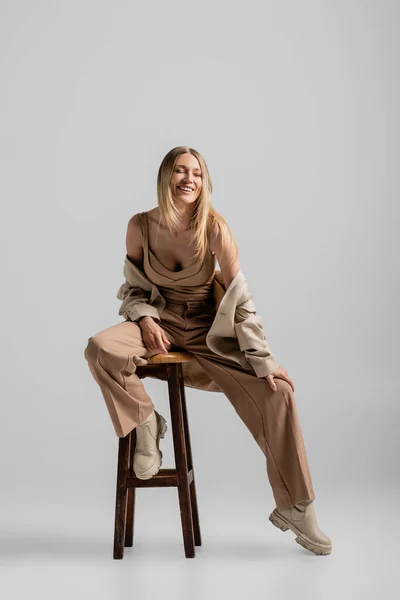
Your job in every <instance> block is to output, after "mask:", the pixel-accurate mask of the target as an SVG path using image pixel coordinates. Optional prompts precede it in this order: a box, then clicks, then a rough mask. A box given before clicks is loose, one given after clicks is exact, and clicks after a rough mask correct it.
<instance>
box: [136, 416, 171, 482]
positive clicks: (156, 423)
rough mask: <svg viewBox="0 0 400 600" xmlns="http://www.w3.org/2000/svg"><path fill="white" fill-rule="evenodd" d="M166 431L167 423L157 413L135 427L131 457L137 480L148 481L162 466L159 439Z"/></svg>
mask: <svg viewBox="0 0 400 600" xmlns="http://www.w3.org/2000/svg"><path fill="white" fill-rule="evenodd" d="M166 431H167V423H166V421H165V419H164V417H163V416H161V415H160V414H158V412H157V411H155V410H153V412H152V413H151V414H150V415H149V416H148V417H147V418H146V420H145V421H143V422H142V423H140V425H137V426H136V447H135V452H134V455H133V470H134V471H135V475H136V477H137V478H138V479H150V478H151V477H153V476H154V475H155V474H156V473H158V471H159V469H160V467H161V464H162V455H163V454H162V452H161V450H160V448H159V443H160V438H163V437H164V435H165V432H166Z"/></svg>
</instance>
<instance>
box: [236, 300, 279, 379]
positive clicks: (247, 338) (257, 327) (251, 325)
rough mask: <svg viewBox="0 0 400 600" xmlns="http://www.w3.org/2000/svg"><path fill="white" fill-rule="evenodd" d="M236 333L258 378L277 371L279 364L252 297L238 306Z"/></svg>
mask: <svg viewBox="0 0 400 600" xmlns="http://www.w3.org/2000/svg"><path fill="white" fill-rule="evenodd" d="M235 331H236V335H237V338H238V342H239V346H240V350H241V351H242V352H244V355H245V357H246V359H247V361H248V362H249V363H250V364H251V366H252V367H253V369H254V372H255V374H256V375H257V377H267V376H268V375H271V373H273V372H274V371H276V369H277V368H278V367H279V364H278V363H277V361H276V358H275V355H274V354H273V353H272V351H271V348H270V347H269V345H268V342H267V338H266V337H265V335H264V331H263V325H262V320H261V317H260V315H258V314H257V312H256V309H255V306H254V301H253V298H252V296H251V297H249V298H247V299H246V300H245V301H244V302H242V303H240V304H238V305H237V306H236V310H235Z"/></svg>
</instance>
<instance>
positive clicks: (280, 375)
mask: <svg viewBox="0 0 400 600" xmlns="http://www.w3.org/2000/svg"><path fill="white" fill-rule="evenodd" d="M274 377H276V378H277V379H284V380H285V381H287V382H288V383H289V384H290V385H291V387H292V390H293V391H294V385H293V381H292V380H291V379H290V377H289V374H288V372H287V371H286V369H283V368H282V367H278V368H277V369H276V371H274V372H273V373H271V375H267V376H266V378H265V379H266V380H267V381H268V383H269V385H270V386H271V389H272V390H273V391H274V392H276V390H277V387H276V385H275V383H274Z"/></svg>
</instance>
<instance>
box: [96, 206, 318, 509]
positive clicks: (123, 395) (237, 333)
mask: <svg viewBox="0 0 400 600" xmlns="http://www.w3.org/2000/svg"><path fill="white" fill-rule="evenodd" d="M141 227H142V234H143V242H144V268H143V271H141V270H140V269H138V268H137V267H136V266H135V265H134V264H133V263H132V262H131V261H130V260H129V258H128V257H127V256H126V257H125V264H124V275H125V279H126V281H125V283H123V284H122V285H121V286H120V288H119V290H118V293H117V297H118V298H119V299H120V300H122V303H121V307H120V310H119V314H120V315H121V316H124V318H125V321H124V322H121V323H118V324H116V325H112V326H111V327H108V328H107V329H105V330H103V331H100V332H99V333H97V334H96V335H94V336H92V337H90V338H89V340H88V344H87V347H86V349H85V358H86V359H87V361H88V364H89V368H90V371H91V373H92V375H93V377H94V379H95V380H96V381H97V383H98V384H99V386H100V389H101V391H102V393H103V397H104V400H105V402H106V406H107V408H108V411H109V415H110V417H111V420H112V423H113V425H114V429H115V432H116V434H117V435H118V436H119V437H124V436H125V435H127V434H128V433H129V432H130V431H131V430H132V429H133V428H134V427H136V425H138V424H139V423H141V422H142V421H144V420H145V419H146V418H147V416H148V415H149V414H150V413H151V412H152V411H153V409H154V408H155V405H154V403H153V401H152V400H151V398H150V397H149V395H148V394H147V392H146V390H145V387H144V384H143V382H142V380H141V379H139V377H138V376H137V375H136V374H135V370H136V366H137V365H143V364H146V363H147V358H148V357H149V356H151V353H150V352H149V351H148V350H147V349H146V347H145V346H144V344H143V339H142V334H141V329H140V326H139V325H138V324H137V323H136V322H135V321H136V320H137V319H138V318H139V317H140V316H143V315H150V316H152V317H153V318H154V319H155V320H156V321H157V322H158V323H159V325H160V327H162V328H163V330H164V332H165V334H166V336H167V338H168V339H169V341H170V342H171V344H172V345H171V348H170V349H171V350H177V349H182V350H186V351H189V352H192V353H193V354H194V356H195V357H196V361H191V362H189V363H184V365H183V366H184V369H183V373H184V381H185V385H187V386H190V387H195V388H197V389H203V390H209V391H215V392H223V393H224V394H225V396H226V397H227V398H228V399H229V400H230V402H231V403H232V405H233V407H234V409H235V411H236V412H237V414H238V415H239V417H240V418H241V420H242V421H243V422H244V424H245V425H246V426H247V428H248V429H249V431H250V432H251V434H252V436H253V437H254V439H255V441H256V442H257V444H258V445H259V447H260V448H261V450H262V452H263V453H264V455H265V457H266V467H267V473H268V478H269V482H270V484H271V487H272V490H273V494H274V498H275V501H276V505H277V507H278V508H281V509H284V508H287V507H289V506H292V505H293V504H296V503H298V502H301V501H303V500H313V499H314V498H315V493H314V490H313V486H312V481H311V475H310V470H309V465H308V461H307V456H306V450H305V446H304V440H303V436H302V432H301V427H300V423H299V418H298V414H297V408H296V402H295V398H294V394H293V391H292V388H291V386H290V385H289V384H288V383H287V382H286V381H284V380H282V379H275V380H274V381H275V384H276V386H277V391H275V392H274V391H273V390H272V389H271V387H270V385H269V383H268V381H267V380H266V379H265V376H266V375H268V374H270V373H272V372H273V371H275V369H276V368H277V367H278V364H277V362H276V360H275V357H274V355H273V354H272V352H271V350H270V348H269V346H268V344H267V341H266V339H265V335H264V333H263V329H262V323H261V319H260V317H259V316H258V315H257V313H256V311H255V307H254V303H253V300H252V296H251V293H250V291H249V288H248V285H247V281H246V278H245V277H244V274H243V273H242V271H239V273H237V275H236V276H235V278H234V279H233V280H232V282H231V283H230V285H229V287H228V289H225V286H224V283H223V280H222V277H221V273H220V272H219V271H216V270H215V257H214V255H213V254H212V253H211V252H210V251H208V253H207V256H206V259H205V260H204V262H203V263H202V264H201V265H192V266H190V267H188V268H187V269H184V270H182V271H180V272H172V271H169V270H168V269H166V268H165V267H164V266H163V264H162V263H161V262H160V260H159V259H158V258H157V256H156V255H155V254H154V253H152V252H151V250H150V248H149V244H148V221H147V218H146V213H141Z"/></svg>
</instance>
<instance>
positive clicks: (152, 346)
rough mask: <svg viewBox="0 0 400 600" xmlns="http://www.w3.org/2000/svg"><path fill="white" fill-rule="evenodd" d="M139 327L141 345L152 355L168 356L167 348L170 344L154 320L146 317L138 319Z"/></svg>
mask: <svg viewBox="0 0 400 600" xmlns="http://www.w3.org/2000/svg"><path fill="white" fill-rule="evenodd" d="M139 327H140V329H141V330H142V338H143V344H144V345H145V347H146V348H147V350H149V351H150V352H154V354H158V353H162V354H168V349H167V346H168V347H170V346H171V342H170V341H169V340H168V338H167V336H166V335H165V331H164V329H162V327H160V326H159V325H158V323H156V322H155V320H154V319H153V318H152V317H150V316H146V317H143V318H142V319H140V321H139Z"/></svg>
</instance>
